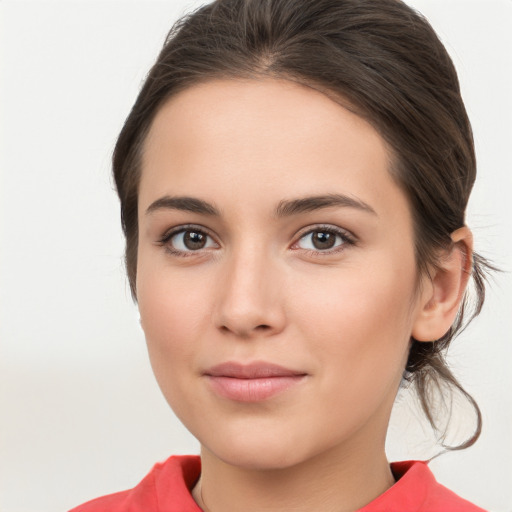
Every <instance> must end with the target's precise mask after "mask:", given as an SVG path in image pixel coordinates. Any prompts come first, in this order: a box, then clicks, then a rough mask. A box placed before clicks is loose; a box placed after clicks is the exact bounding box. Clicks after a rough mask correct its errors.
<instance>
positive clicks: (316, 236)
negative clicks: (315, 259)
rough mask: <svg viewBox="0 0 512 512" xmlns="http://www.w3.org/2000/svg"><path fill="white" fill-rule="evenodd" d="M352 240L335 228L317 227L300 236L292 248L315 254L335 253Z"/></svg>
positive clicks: (352, 242) (352, 241)
mask: <svg viewBox="0 0 512 512" xmlns="http://www.w3.org/2000/svg"><path fill="white" fill-rule="evenodd" d="M347 244H350V245H353V244H354V240H353V239H352V237H350V236H349V235H348V233H346V232H345V231H342V230H341V229H337V228H335V227H331V226H330V227H318V228H316V229H312V230H310V231H308V232H307V233H305V234H304V235H302V236H301V237H300V239H299V240H298V242H297V243H296V244H295V246H294V248H298V249H304V250H306V251H315V252H337V250H341V248H342V247H343V246H345V245H347Z"/></svg>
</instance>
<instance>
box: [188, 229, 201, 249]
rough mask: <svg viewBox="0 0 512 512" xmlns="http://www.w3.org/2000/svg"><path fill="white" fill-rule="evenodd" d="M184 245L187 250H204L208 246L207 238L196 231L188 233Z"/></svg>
mask: <svg viewBox="0 0 512 512" xmlns="http://www.w3.org/2000/svg"><path fill="white" fill-rule="evenodd" d="M184 243H185V246H186V247H187V249H192V250H193V249H202V248H203V247H204V246H205V244H206V237H205V236H204V235H203V234H202V233H197V232H196V231H187V232H186V233H185V238H184Z"/></svg>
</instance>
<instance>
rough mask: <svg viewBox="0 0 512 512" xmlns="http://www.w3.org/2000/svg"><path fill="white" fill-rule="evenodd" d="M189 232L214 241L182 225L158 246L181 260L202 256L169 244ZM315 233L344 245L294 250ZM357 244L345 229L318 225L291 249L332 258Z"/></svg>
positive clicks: (198, 229) (165, 236) (196, 230)
mask: <svg viewBox="0 0 512 512" xmlns="http://www.w3.org/2000/svg"><path fill="white" fill-rule="evenodd" d="M187 231H189V232H194V233H199V234H202V235H205V236H207V237H209V238H211V239H213V236H212V235H210V234H209V232H208V231H207V230H205V229H204V228H202V227H199V226H196V225H193V224H189V225H182V226H179V227H176V228H173V229H171V230H169V231H167V232H166V233H164V235H163V236H162V237H161V238H160V240H159V241H158V245H161V246H163V247H165V250H166V251H167V252H168V253H169V254H171V255H172V256H177V257H180V258H187V257H191V256H195V255H197V254H200V253H201V252H202V251H203V250H202V249H198V250H196V251H194V250H189V251H180V250H178V249H175V248H173V247H172V246H171V245H170V243H169V242H170V241H171V240H172V238H173V237H174V236H176V235H178V234H180V233H186V232H187ZM313 233H329V234H333V235H335V236H337V237H338V236H339V237H340V238H341V241H342V243H341V244H340V245H339V246H335V247H334V248H332V249H327V250H325V251H322V250H314V249H300V248H294V247H295V246H296V245H297V244H298V243H299V242H300V240H302V239H303V238H305V237H306V236H307V235H311V234H313ZM356 243H357V240H356V238H355V237H354V235H352V234H351V233H349V232H348V231H346V230H343V229H340V228H338V227H335V226H331V225H318V226H314V227H312V228H309V229H308V230H307V231H304V232H303V233H302V234H300V235H299V237H298V239H297V241H296V242H295V243H294V244H293V245H292V247H291V248H292V250H302V251H304V252H306V253H307V254H308V255H310V256H314V257H324V256H330V255H332V254H336V253H339V252H341V251H343V250H345V249H346V248H347V246H353V245H356Z"/></svg>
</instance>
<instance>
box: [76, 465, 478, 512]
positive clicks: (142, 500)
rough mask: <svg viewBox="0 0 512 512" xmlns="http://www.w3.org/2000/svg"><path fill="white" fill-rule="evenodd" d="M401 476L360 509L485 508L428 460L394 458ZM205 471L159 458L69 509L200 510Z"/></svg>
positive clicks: (432, 511)
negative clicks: (145, 470) (110, 490)
mask: <svg viewBox="0 0 512 512" xmlns="http://www.w3.org/2000/svg"><path fill="white" fill-rule="evenodd" d="M391 469H392V471H393V474H394V476H395V478H396V479H397V482H396V483H395V485H393V486H392V487H390V488H389V489H388V490H387V491H386V492H385V493H384V494H381V495H380V496H379V497H378V498H376V499H375V500H373V501H372V502H371V503H369V504H368V505H366V506H365V507H363V508H361V509H359V511H358V512H394V511H396V512H404V511H406V512H485V511H484V510H483V509H481V508H479V507H477V506H475V505H472V504H471V503H469V501H466V500H464V499H462V498H460V497H459V496H457V495H456V494H455V493H453V492H452V491H450V490H448V489H447V488H446V487H444V486H442V485H441V484H439V483H437V482H436V480H435V478H434V475H433V474H432V472H431V471H430V469H429V468H428V467H427V464H426V463H425V462H420V461H407V462H394V463H392V464H391ZM200 472H201V460H200V458H199V457H198V456H193V455H184V456H174V457H170V458H169V459H167V460H166V461H165V462H162V463H159V464H156V465H155V466H154V467H153V469H152V470H151V471H150V472H149V474H148V475H147V476H146V477H145V478H144V480H142V481H141V482H140V483H139V484H138V485H137V486H135V487H134V488H133V489H130V490H128V491H122V492H118V493H115V494H109V495H108V496H103V497H102V498H97V499H95V500H92V501H89V502H87V503H85V504H84V505H81V506H79V507H77V508H74V509H73V510H71V511H70V512H201V509H200V508H199V507H198V505H197V504H196V502H195V501H194V499H193V498H192V495H191V494H190V490H191V489H192V487H193V486H194V484H195V483H196V482H197V479H198V478H199V474H200Z"/></svg>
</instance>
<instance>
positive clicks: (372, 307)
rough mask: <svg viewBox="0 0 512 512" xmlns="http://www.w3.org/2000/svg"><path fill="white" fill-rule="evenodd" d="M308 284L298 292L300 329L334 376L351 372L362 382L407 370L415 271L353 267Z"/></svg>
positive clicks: (356, 380)
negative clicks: (314, 345)
mask: <svg viewBox="0 0 512 512" xmlns="http://www.w3.org/2000/svg"><path fill="white" fill-rule="evenodd" d="M412 268H413V267H412ZM303 286H304V289H303V290H297V292H298V293H296V294H294V296H295V297H296V301H297V302H296V310H297V312H298V314H297V318H301V319H302V320H301V321H300V329H301V331H302V333H303V335H304V338H306V339H309V340H312V341H313V343H315V344H316V347H315V353H316V354H318V355H319V357H320V358H321V361H322V365H323V366H324V367H326V368H330V369H331V373H329V375H328V378H329V379H337V378H339V376H340V375H341V374H343V375H344V380H346V379H347V377H348V376H350V379H351V381H352V382H354V383H357V382H359V383H361V384H362V385H363V383H364V381H365V380H367V379H368V377H369V376H372V375H373V376H375V377H377V376H378V375H382V376H383V378H384V379H385V378H388V379H396V378H397V375H401V374H402V371H403V368H402V366H403V365H405V357H406V354H407V351H408V345H409V339H410V333H411V329H412V310H411V297H412V294H413V290H414V272H413V271H409V272H408V271H407V269H406V268H405V269H404V267H401V268H395V267H393V266H390V267H388V268H387V269H386V267H385V266H384V265H381V267H380V268H379V271H378V272H371V271H370V272H369V271H367V270H366V271H365V269H364V268H363V267H361V268H360V269H356V268H352V269H347V270H346V271H345V270H343V271H338V272H333V273H332V275H331V276H329V278H328V279H326V280H325V281H322V280H315V279H312V280H310V281H308V282H304V283H303ZM331 361H334V362H335V363H334V364H333V363H331Z"/></svg>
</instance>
